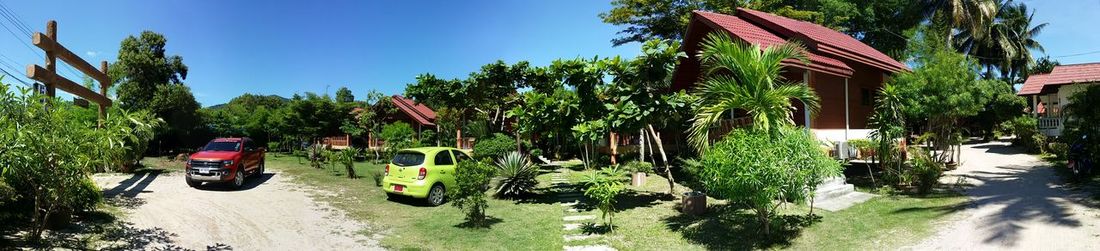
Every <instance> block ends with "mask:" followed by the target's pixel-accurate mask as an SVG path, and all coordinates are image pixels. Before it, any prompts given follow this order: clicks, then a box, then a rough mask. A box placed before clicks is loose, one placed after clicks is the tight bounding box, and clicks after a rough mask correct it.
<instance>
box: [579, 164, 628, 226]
mask: <svg viewBox="0 0 1100 251" xmlns="http://www.w3.org/2000/svg"><path fill="white" fill-rule="evenodd" d="M623 175H626V174H625V173H624V172H623V170H620V169H619V168H618V166H609V167H604V168H602V169H600V171H598V172H593V173H592V174H590V175H589V176H588V178H587V180H585V182H584V185H585V187H586V188H585V189H584V196H586V197H588V198H589V199H591V200H592V202H593V203H595V204H596V208H597V209H599V210H600V212H601V213H602V214H601V215H602V216H601V217H602V218H603V219H604V224H605V225H606V226H607V227H608V228H609V229H610V230H611V231H612V232H614V231H615V220H614V218H615V212H617V211H618V209H617V208H615V203H616V200H615V198H616V197H618V196H619V194H620V193H622V191H623V189H625V188H626V185H625V184H623Z"/></svg>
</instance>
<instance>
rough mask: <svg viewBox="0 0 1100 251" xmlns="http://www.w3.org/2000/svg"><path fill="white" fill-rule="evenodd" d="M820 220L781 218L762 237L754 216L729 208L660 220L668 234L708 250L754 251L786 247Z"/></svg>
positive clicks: (802, 217) (815, 218)
mask: <svg viewBox="0 0 1100 251" xmlns="http://www.w3.org/2000/svg"><path fill="white" fill-rule="evenodd" d="M820 220H821V217H820V216H807V215H801V214H800V215H781V216H778V217H776V219H774V220H773V221H772V224H771V226H772V227H771V231H772V232H771V234H770V235H765V234H764V232H763V227H762V226H761V224H760V223H759V222H758V221H757V220H756V216H755V215H753V214H751V213H749V212H748V211H745V210H739V209H738V208H736V207H732V206H717V207H711V208H709V210H708V212H707V213H706V214H703V215H700V216H692V215H689V214H676V215H673V216H670V217H668V218H665V219H663V221H664V223H665V225H666V226H667V227H668V228H669V229H670V230H672V231H676V232H679V233H680V234H681V235H683V237H684V238H685V239H687V240H688V241H690V242H692V243H695V244H699V245H703V246H705V247H706V248H707V249H708V250H715V249H717V250H757V249H775V248H783V247H788V246H790V244H791V240H793V239H794V238H796V237H798V235H799V234H801V232H802V229H803V228H805V227H808V226H810V225H812V224H814V223H816V222H819V221H820Z"/></svg>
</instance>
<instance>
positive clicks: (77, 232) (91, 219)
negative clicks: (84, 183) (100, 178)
mask: <svg viewBox="0 0 1100 251" xmlns="http://www.w3.org/2000/svg"><path fill="white" fill-rule="evenodd" d="M5 237H10V236H5ZM175 237H177V235H176V234H175V233H172V232H168V231H166V230H164V229H161V228H140V227H136V226H134V224H133V223H130V222H127V221H120V220H119V219H117V218H116V217H115V216H113V215H111V214H109V213H105V212H102V211H91V212H84V213H78V214H76V215H74V218H73V222H72V224H70V225H69V226H68V227H65V228H63V229H60V230H55V231H50V232H48V233H47V234H45V235H44V236H43V238H44V239H43V240H41V241H40V242H38V243H29V242H25V241H24V240H23V239H22V238H20V239H15V240H10V241H9V242H8V244H11V247H13V248H17V249H39V250H53V249H65V250H89V249H94V250H188V249H185V248H180V247H178V246H176V245H175V240H173V238H175ZM218 245H220V246H222V247H225V248H223V249H220V250H232V247H231V246H229V245H226V244H216V245H215V246H218Z"/></svg>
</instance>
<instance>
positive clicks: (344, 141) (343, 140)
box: [321, 135, 351, 149]
mask: <svg viewBox="0 0 1100 251" xmlns="http://www.w3.org/2000/svg"><path fill="white" fill-rule="evenodd" d="M321 144H324V145H328V146H329V147H331V148H333V149H344V148H348V147H349V146H351V137H349V136H347V135H344V136H334V137H325V138H323V139H321Z"/></svg>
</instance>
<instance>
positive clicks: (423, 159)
mask: <svg viewBox="0 0 1100 251" xmlns="http://www.w3.org/2000/svg"><path fill="white" fill-rule="evenodd" d="M467 159H470V156H469V155H468V154H466V153H465V152H463V151H462V150H459V149H458V148H452V147H420V148H410V149H404V150H401V151H398V152H397V155H395V156H394V157H393V160H392V161H390V163H389V164H387V165H386V173H385V177H383V178H382V190H384V191H386V196H389V197H393V196H409V197H413V198H421V199H427V200H428V204H431V205H432V206H438V205H441V204H443V201H444V199H445V198H446V195H447V189H448V188H452V187H455V176H454V172H455V166H456V163H458V162H459V161H463V160H467Z"/></svg>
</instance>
